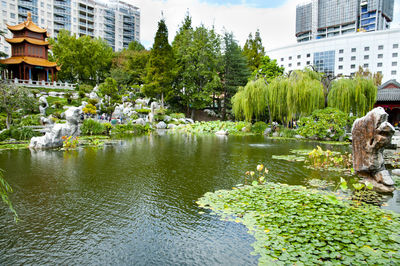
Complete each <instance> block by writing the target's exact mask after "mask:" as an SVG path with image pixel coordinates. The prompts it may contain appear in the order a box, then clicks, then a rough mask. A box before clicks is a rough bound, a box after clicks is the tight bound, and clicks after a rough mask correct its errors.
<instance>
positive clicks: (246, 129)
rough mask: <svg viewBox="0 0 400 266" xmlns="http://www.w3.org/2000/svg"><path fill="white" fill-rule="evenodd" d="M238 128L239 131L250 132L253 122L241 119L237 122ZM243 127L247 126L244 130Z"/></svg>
mask: <svg viewBox="0 0 400 266" xmlns="http://www.w3.org/2000/svg"><path fill="white" fill-rule="evenodd" d="M235 127H236V129H237V131H239V132H240V131H244V132H250V131H251V123H249V122H244V121H240V122H237V124H236V126H235ZM243 128H245V129H244V130H243Z"/></svg>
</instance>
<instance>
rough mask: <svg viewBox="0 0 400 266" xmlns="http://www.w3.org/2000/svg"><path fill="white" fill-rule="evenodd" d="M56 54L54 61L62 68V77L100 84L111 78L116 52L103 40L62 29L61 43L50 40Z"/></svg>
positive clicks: (72, 80) (51, 57)
mask: <svg viewBox="0 0 400 266" xmlns="http://www.w3.org/2000/svg"><path fill="white" fill-rule="evenodd" d="M49 42H50V44H51V46H52V54H50V60H53V61H55V62H57V64H58V65H59V66H60V67H61V70H60V71H59V72H58V78H59V79H61V80H65V81H69V82H83V83H90V84H96V83H99V82H100V81H103V80H104V79H105V77H106V76H107V74H108V72H109V70H110V67H111V61H112V57H113V50H112V48H111V47H110V46H108V44H107V43H106V42H105V41H104V40H102V39H101V38H92V37H90V36H81V37H79V38H77V36H76V35H75V34H74V35H71V34H70V32H69V31H66V30H61V31H60V32H59V33H58V35H57V40H55V39H54V38H50V40H49Z"/></svg>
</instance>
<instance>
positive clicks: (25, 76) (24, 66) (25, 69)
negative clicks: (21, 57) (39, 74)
mask: <svg viewBox="0 0 400 266" xmlns="http://www.w3.org/2000/svg"><path fill="white" fill-rule="evenodd" d="M23 68H24V80H26V66H25V64H24V65H23Z"/></svg>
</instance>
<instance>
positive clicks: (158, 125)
mask: <svg viewBox="0 0 400 266" xmlns="http://www.w3.org/2000/svg"><path fill="white" fill-rule="evenodd" d="M156 128H157V129H166V128H167V124H165V122H164V121H161V122H160V123H158V124H157V125H156Z"/></svg>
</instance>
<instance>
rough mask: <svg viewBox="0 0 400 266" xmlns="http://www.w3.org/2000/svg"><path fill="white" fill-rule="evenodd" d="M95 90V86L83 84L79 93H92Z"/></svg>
mask: <svg viewBox="0 0 400 266" xmlns="http://www.w3.org/2000/svg"><path fill="white" fill-rule="evenodd" d="M92 90H93V86H92V85H89V84H82V85H79V91H82V92H84V93H90V92H91V91H92Z"/></svg>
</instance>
